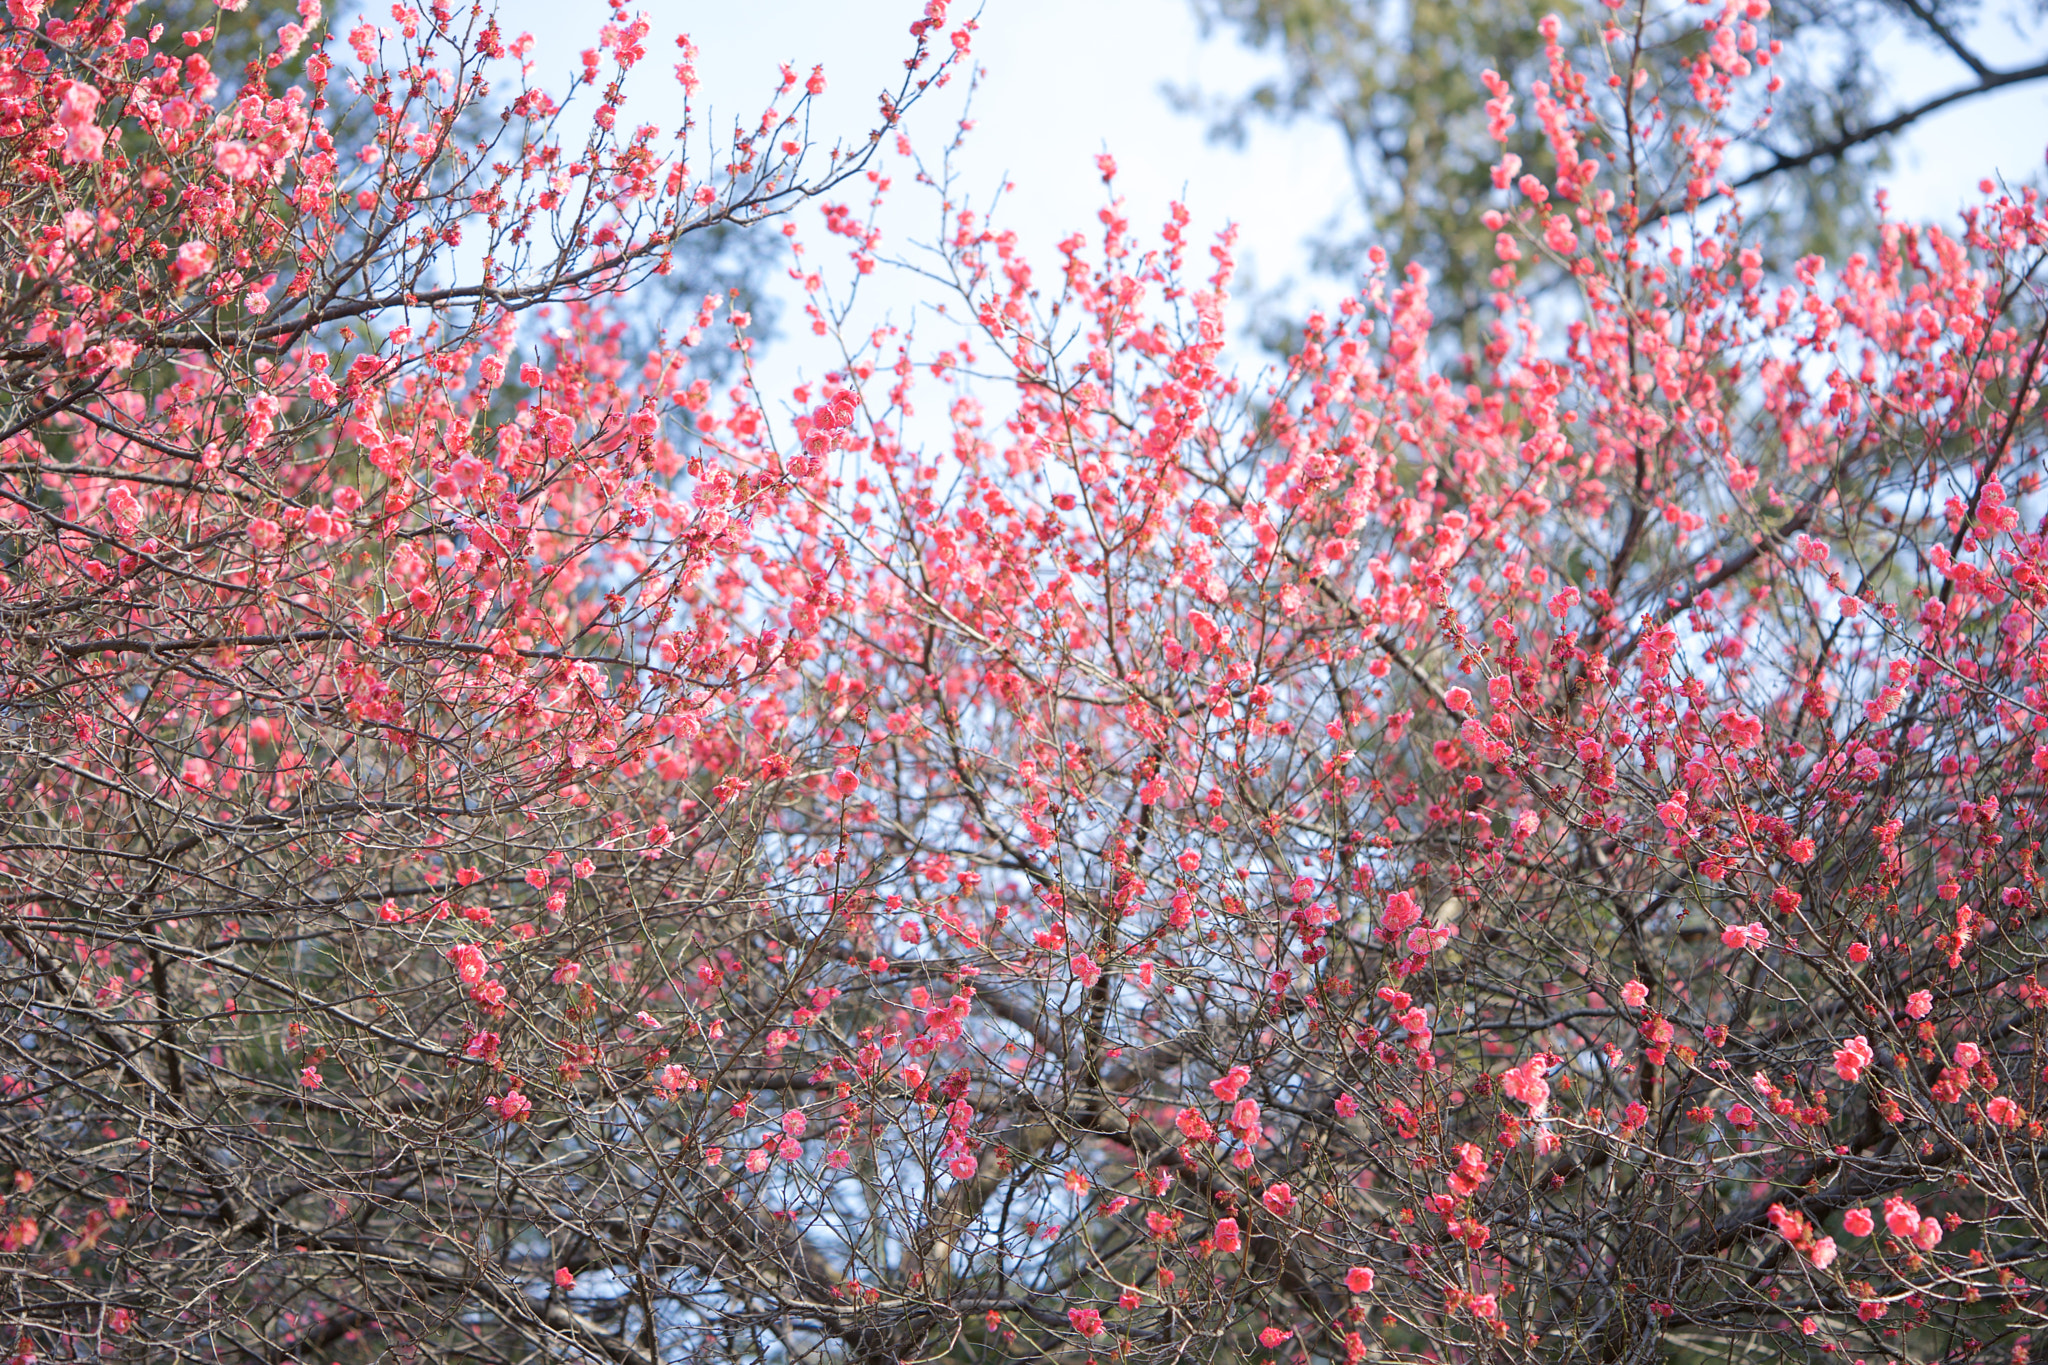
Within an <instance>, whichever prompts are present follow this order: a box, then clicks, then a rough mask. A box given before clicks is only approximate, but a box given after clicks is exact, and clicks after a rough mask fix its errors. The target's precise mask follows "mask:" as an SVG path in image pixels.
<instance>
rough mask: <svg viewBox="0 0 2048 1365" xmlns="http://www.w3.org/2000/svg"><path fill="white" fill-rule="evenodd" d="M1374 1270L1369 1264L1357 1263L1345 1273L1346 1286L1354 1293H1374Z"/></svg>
mask: <svg viewBox="0 0 2048 1365" xmlns="http://www.w3.org/2000/svg"><path fill="white" fill-rule="evenodd" d="M1372 1281H1373V1274H1372V1270H1371V1269H1370V1268H1369V1267H1367V1266H1362V1265H1355V1266H1353V1267H1351V1269H1350V1270H1349V1271H1347V1272H1346V1273H1345V1275H1344V1287H1345V1288H1346V1289H1348V1290H1350V1291H1351V1292H1352V1293H1354V1294H1370V1293H1372Z"/></svg>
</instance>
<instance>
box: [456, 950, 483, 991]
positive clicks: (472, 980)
mask: <svg viewBox="0 0 2048 1365" xmlns="http://www.w3.org/2000/svg"><path fill="white" fill-rule="evenodd" d="M448 958H449V960H450V961H452V962H453V963H454V964H455V975H456V976H457V977H458V978H460V980H461V981H462V984H463V985H465V986H474V985H476V984H477V983H478V982H479V981H482V980H483V979H484V974H485V973H486V972H488V971H489V970H490V966H489V964H488V963H487V962H486V961H485V960H484V950H483V949H481V948H479V947H477V946H476V945H475V944H474V943H458V944H456V945H455V946H454V947H453V948H450V949H449V950H448Z"/></svg>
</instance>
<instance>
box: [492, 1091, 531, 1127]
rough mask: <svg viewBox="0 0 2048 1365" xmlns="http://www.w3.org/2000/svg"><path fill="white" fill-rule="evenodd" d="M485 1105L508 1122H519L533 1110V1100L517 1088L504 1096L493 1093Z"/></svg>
mask: <svg viewBox="0 0 2048 1365" xmlns="http://www.w3.org/2000/svg"><path fill="white" fill-rule="evenodd" d="M484 1106H485V1107H486V1108H488V1109H490V1110H491V1111H492V1112H493V1113H495V1114H497V1116H498V1117H499V1118H500V1119H502V1120H504V1121H505V1122H506V1123H518V1122H520V1121H521V1120H523V1119H525V1117H526V1116H527V1115H528V1114H531V1113H532V1112H533V1101H531V1100H529V1099H527V1098H526V1096H525V1095H522V1094H521V1093H520V1092H518V1091H517V1090H508V1091H506V1092H505V1094H504V1095H503V1096H502V1097H501V1096H497V1095H493V1096H492V1097H491V1098H489V1099H487V1100H485V1101H484Z"/></svg>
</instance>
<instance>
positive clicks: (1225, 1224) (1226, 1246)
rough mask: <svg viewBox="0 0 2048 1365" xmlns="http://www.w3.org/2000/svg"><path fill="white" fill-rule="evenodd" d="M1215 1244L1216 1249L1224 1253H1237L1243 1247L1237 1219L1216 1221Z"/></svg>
mask: <svg viewBox="0 0 2048 1365" xmlns="http://www.w3.org/2000/svg"><path fill="white" fill-rule="evenodd" d="M1215 1243H1216V1249H1217V1250H1218V1251H1222V1252H1231V1251H1236V1250H1238V1249H1240V1247H1242V1245H1243V1243H1242V1242H1241V1241H1240V1240H1239V1236H1238V1228H1237V1220H1236V1219H1235V1218H1219V1219H1217V1220H1216V1233H1215Z"/></svg>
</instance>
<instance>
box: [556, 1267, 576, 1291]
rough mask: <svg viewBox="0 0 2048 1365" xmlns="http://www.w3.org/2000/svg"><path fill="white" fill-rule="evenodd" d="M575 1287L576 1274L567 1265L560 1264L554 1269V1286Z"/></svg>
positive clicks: (559, 1287)
mask: <svg viewBox="0 0 2048 1365" xmlns="http://www.w3.org/2000/svg"><path fill="white" fill-rule="evenodd" d="M575 1287H576V1275H575V1272H574V1271H572V1270H570V1269H569V1267H567V1266H562V1267H560V1268H559V1269H557V1270H556V1271H555V1288H557V1289H574V1288H575Z"/></svg>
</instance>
